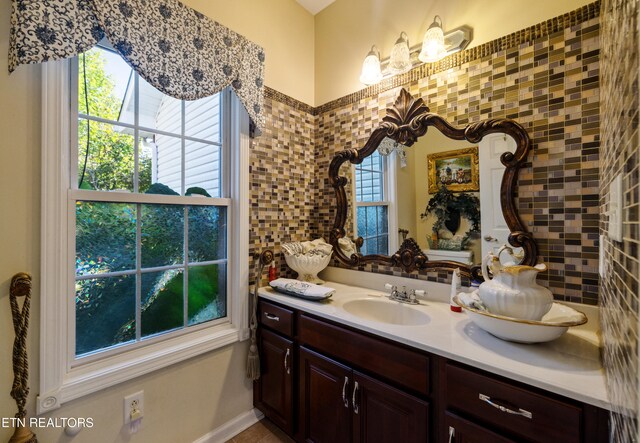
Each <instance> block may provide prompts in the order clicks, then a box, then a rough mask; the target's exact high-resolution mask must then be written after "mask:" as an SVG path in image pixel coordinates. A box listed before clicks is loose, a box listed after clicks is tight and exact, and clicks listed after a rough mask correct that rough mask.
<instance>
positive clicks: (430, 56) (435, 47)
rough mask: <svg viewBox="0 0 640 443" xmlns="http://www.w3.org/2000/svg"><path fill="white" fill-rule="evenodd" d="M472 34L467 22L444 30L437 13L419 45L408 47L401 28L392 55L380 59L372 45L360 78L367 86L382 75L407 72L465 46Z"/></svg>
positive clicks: (373, 83)
mask: <svg viewBox="0 0 640 443" xmlns="http://www.w3.org/2000/svg"><path fill="white" fill-rule="evenodd" d="M472 38H473V29H472V28H471V27H470V26H460V27H459V28H456V29H453V30H451V31H449V32H447V33H446V34H445V33H444V31H443V29H442V19H441V18H440V16H437V15H436V16H435V18H434V19H433V23H431V26H429V29H427V32H426V33H425V35H424V39H423V41H422V45H420V44H418V45H414V46H413V47H410V46H409V38H408V37H407V34H406V33H405V32H402V33H400V37H399V38H398V40H396V43H395V45H393V48H392V49H391V55H390V56H389V57H387V58H385V59H381V58H380V52H379V51H378V49H377V48H376V47H375V46H372V47H371V51H369V53H368V54H367V57H366V58H365V59H364V63H362V74H361V75H360V82H361V83H364V84H365V85H367V86H370V85H375V84H376V83H378V82H380V81H381V80H382V79H383V78H387V77H391V76H393V75H397V74H402V73H403V72H407V71H408V70H410V69H411V68H413V67H415V66H417V65H419V64H420V63H434V62H437V61H439V60H441V59H442V58H444V57H446V56H447V55H449V54H453V53H454V52H458V51H461V50H463V49H465V48H466V47H467V46H469V43H470V42H471V39H472Z"/></svg>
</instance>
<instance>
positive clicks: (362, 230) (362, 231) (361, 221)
mask: <svg viewBox="0 0 640 443" xmlns="http://www.w3.org/2000/svg"><path fill="white" fill-rule="evenodd" d="M357 219H358V220H357V221H358V236H360V237H364V236H365V235H366V232H367V208H366V206H359V207H358V213H357Z"/></svg>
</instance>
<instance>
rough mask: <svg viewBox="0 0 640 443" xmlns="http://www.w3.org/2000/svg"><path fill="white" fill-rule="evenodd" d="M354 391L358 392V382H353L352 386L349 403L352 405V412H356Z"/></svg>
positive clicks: (356, 405) (356, 404)
mask: <svg viewBox="0 0 640 443" xmlns="http://www.w3.org/2000/svg"><path fill="white" fill-rule="evenodd" d="M356 392H358V382H355V384H354V386H353V396H352V397H351V404H352V405H353V412H355V413H356V414H357V413H358V410H359V409H360V408H358V403H357V402H356Z"/></svg>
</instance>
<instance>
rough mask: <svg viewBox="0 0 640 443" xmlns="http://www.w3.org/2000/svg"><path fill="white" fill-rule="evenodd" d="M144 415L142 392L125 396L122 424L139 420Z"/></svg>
mask: <svg viewBox="0 0 640 443" xmlns="http://www.w3.org/2000/svg"><path fill="white" fill-rule="evenodd" d="M143 415H144V391H139V392H136V393H135V394H131V395H127V396H126V397H125V398H124V424H125V425H126V424H129V423H131V422H132V421H135V420H139V419H141V418H142V417H143Z"/></svg>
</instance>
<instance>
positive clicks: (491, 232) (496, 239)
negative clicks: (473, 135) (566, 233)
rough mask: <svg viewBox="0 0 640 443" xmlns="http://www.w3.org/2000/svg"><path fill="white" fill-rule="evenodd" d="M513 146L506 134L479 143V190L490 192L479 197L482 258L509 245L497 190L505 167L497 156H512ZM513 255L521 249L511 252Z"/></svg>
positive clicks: (490, 136) (512, 141)
mask: <svg viewBox="0 0 640 443" xmlns="http://www.w3.org/2000/svg"><path fill="white" fill-rule="evenodd" d="M515 149H516V142H515V141H514V140H513V138H511V137H510V136H508V135H505V134H489V135H487V136H485V137H484V138H483V139H482V141H481V142H480V149H479V157H480V189H482V190H488V191H490V192H482V193H481V194H480V205H481V206H482V212H481V214H480V216H481V223H482V256H483V257H484V256H485V255H487V254H488V253H489V252H494V253H496V252H498V249H499V248H500V247H501V246H502V245H508V244H509V241H508V238H509V234H510V230H509V227H508V226H507V222H506V221H505V219H504V216H503V214H502V205H501V203H500V188H501V184H502V175H503V173H504V169H505V167H504V165H503V164H502V162H501V161H500V156H501V155H502V154H503V153H505V152H514V151H515ZM513 249H514V254H515V255H517V254H519V253H520V252H521V249H522V248H513Z"/></svg>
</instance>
